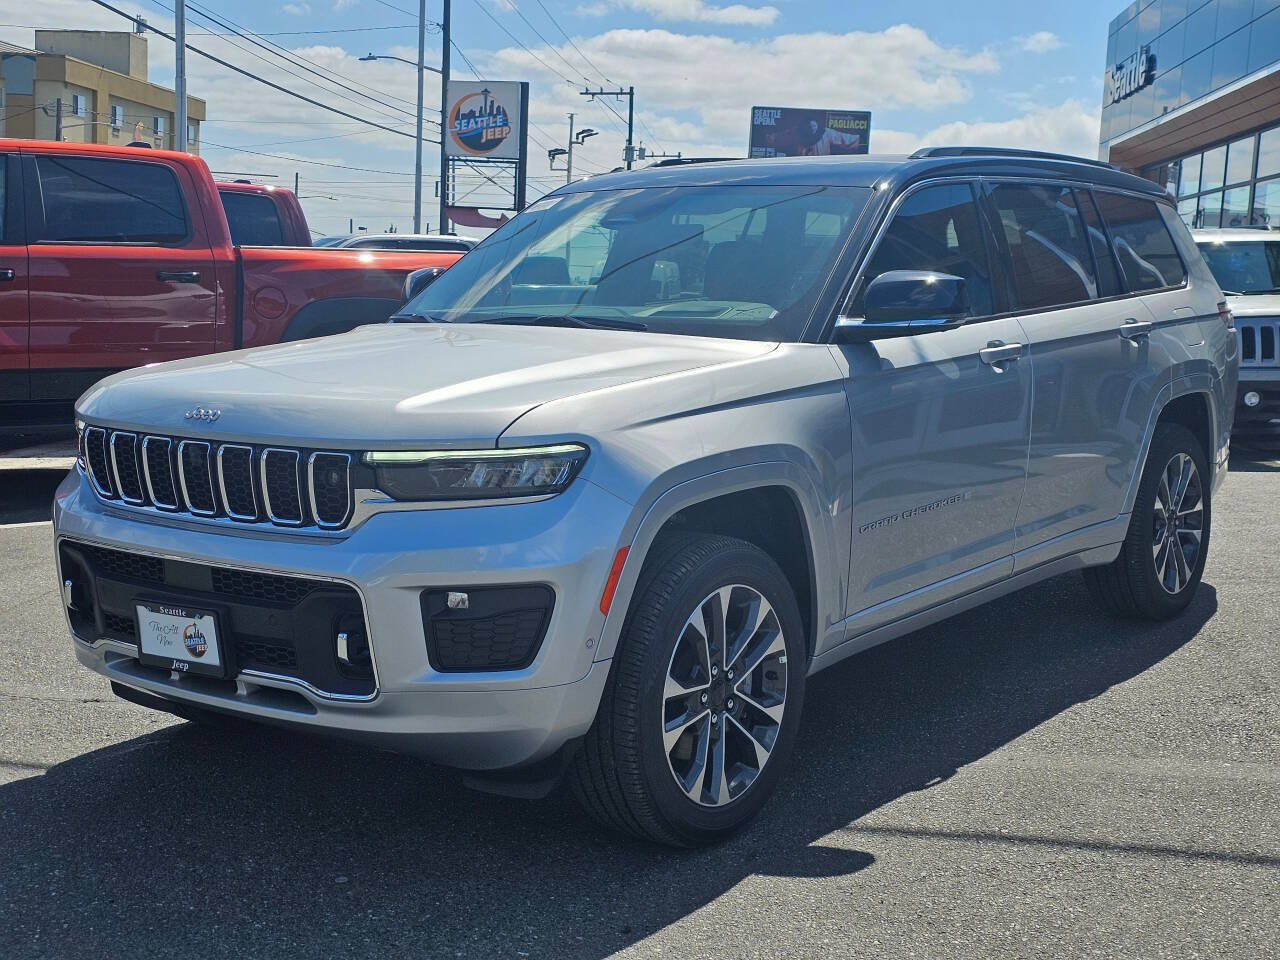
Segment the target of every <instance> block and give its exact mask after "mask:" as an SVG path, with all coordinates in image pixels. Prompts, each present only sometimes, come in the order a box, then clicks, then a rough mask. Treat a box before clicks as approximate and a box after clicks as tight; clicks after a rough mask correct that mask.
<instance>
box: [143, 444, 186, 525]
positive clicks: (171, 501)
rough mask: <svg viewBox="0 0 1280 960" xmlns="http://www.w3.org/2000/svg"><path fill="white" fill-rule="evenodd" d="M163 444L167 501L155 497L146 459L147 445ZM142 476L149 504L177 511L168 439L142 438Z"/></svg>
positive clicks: (176, 494)
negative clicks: (166, 475)
mask: <svg viewBox="0 0 1280 960" xmlns="http://www.w3.org/2000/svg"><path fill="white" fill-rule="evenodd" d="M149 443H155V444H161V443H163V444H164V455H165V458H166V459H168V461H169V489H168V491H167V492H168V494H169V497H170V499H169V500H168V501H165V500H161V499H160V498H159V497H158V496H156V485H155V481H154V480H152V479H151V461H150V460H149V459H148V458H147V444H149ZM142 476H143V479H144V480H145V481H146V484H147V496H148V497H149V498H150V499H151V502H152V503H153V504H154V505H155V506H156V507H158V508H159V509H161V510H177V509H178V485H177V484H176V483H174V482H173V441H172V440H170V439H169V438H168V437H152V436H146V437H143V438H142Z"/></svg>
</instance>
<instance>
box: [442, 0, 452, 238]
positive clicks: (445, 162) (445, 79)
mask: <svg viewBox="0 0 1280 960" xmlns="http://www.w3.org/2000/svg"><path fill="white" fill-rule="evenodd" d="M450 7H451V2H450V0H444V15H443V16H442V17H441V19H440V33H441V41H440V47H441V53H440V232H441V233H448V232H449V197H448V190H447V189H446V187H447V181H448V178H449V154H448V150H447V148H446V147H445V144H447V143H448V142H449V137H450V136H451V133H450V130H449V43H450V41H449V19H450V14H451V11H450Z"/></svg>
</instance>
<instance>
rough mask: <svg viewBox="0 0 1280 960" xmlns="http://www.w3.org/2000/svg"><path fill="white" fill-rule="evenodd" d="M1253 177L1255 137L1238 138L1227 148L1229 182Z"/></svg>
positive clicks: (1243, 180) (1239, 181)
mask: <svg viewBox="0 0 1280 960" xmlns="http://www.w3.org/2000/svg"><path fill="white" fill-rule="evenodd" d="M1252 178H1253V137H1245V138H1244V139H1242V140H1237V141H1236V142H1235V143H1233V144H1231V146H1230V147H1229V148H1228V149H1227V183H1244V182H1245V181H1247V180H1250V179H1252Z"/></svg>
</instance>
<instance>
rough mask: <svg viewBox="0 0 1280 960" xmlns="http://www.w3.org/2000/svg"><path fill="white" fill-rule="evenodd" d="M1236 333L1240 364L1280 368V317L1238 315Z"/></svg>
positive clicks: (1243, 365)
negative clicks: (1238, 341) (1238, 343)
mask: <svg viewBox="0 0 1280 960" xmlns="http://www.w3.org/2000/svg"><path fill="white" fill-rule="evenodd" d="M1236 335H1237V336H1238V337H1239V338H1240V366H1242V367H1275V368H1280V317H1236ZM1246 352H1247V353H1248V354H1249V356H1248V357H1246V356H1245V354H1246Z"/></svg>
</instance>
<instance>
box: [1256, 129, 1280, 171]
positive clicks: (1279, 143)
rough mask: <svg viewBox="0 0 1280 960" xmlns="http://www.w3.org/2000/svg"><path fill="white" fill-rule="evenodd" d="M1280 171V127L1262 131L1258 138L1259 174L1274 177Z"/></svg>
mask: <svg viewBox="0 0 1280 960" xmlns="http://www.w3.org/2000/svg"><path fill="white" fill-rule="evenodd" d="M1278 173H1280V127H1277V128H1275V129H1274V130H1264V131H1262V136H1260V137H1259V138H1258V176H1259V177H1274V176H1275V175H1276V174H1278Z"/></svg>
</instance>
